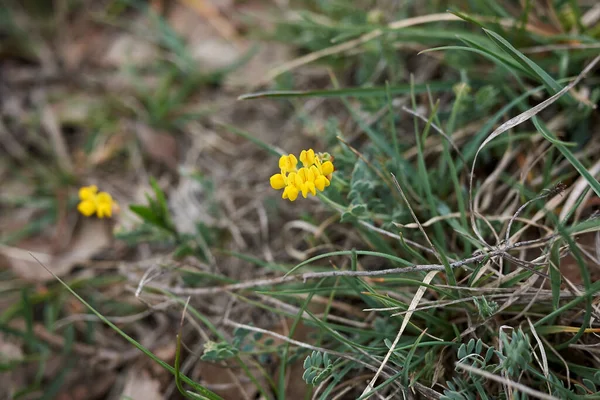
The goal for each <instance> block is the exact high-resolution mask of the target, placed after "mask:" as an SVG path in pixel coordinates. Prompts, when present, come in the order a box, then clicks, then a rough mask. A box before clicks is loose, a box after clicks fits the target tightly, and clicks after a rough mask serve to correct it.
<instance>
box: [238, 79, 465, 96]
mask: <svg viewBox="0 0 600 400" xmlns="http://www.w3.org/2000/svg"><path fill="white" fill-rule="evenodd" d="M455 84H456V82H429V83H428V84H418V85H415V88H414V91H415V93H425V92H427V86H429V88H430V90H432V91H433V92H445V91H448V90H451V89H452V86H453V85H455ZM387 92H388V89H387V88H386V87H385V86H377V87H365V88H347V89H323V90H272V91H265V92H257V93H248V94H243V95H241V96H240V97H238V100H253V99H261V98H296V97H373V96H377V97H385V96H386V93H387ZM409 92H410V85H409V84H405V85H397V86H390V87H389V93H390V94H392V95H394V94H408V93H409Z"/></svg>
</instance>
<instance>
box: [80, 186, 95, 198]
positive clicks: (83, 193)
mask: <svg viewBox="0 0 600 400" xmlns="http://www.w3.org/2000/svg"><path fill="white" fill-rule="evenodd" d="M97 191H98V187H97V186H96V185H92V186H84V187H82V188H81V189H79V199H80V200H91V199H92V198H93V197H94V196H95V195H96V192H97Z"/></svg>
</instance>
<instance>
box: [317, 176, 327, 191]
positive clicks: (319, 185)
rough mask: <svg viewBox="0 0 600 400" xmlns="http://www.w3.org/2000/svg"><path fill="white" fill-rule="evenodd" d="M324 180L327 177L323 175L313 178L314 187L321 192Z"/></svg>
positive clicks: (323, 187)
mask: <svg viewBox="0 0 600 400" xmlns="http://www.w3.org/2000/svg"><path fill="white" fill-rule="evenodd" d="M326 180H327V178H325V177H324V176H323V175H320V176H317V178H316V179H315V187H316V188H317V189H319V190H320V191H321V192H322V191H323V190H324V189H325V181H326Z"/></svg>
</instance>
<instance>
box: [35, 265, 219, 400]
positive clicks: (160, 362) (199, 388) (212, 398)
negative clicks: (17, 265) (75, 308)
mask: <svg viewBox="0 0 600 400" xmlns="http://www.w3.org/2000/svg"><path fill="white" fill-rule="evenodd" d="M29 255H31V257H33V259H35V261H37V262H38V264H40V265H41V266H42V268H44V269H45V270H46V271H48V273H49V274H50V275H52V276H53V277H54V279H56V280H57V281H58V282H59V283H60V284H61V285H62V286H63V287H64V288H65V289H67V290H68V291H69V292H70V293H71V294H72V295H73V296H75V298H76V299H77V300H79V301H80V302H81V304H83V305H84V306H86V307H87V308H88V309H89V310H90V311H91V312H93V313H94V314H95V315H96V316H97V317H98V318H99V319H100V320H101V321H102V322H104V323H105V324H106V325H108V326H109V327H110V328H111V329H113V330H114V331H115V332H117V333H118V334H119V335H120V336H121V337H123V338H124V339H125V340H127V341H128V342H129V343H131V344H132V345H134V346H135V347H136V348H137V349H138V350H140V351H141V352H142V353H144V354H145V355H146V356H148V357H149V358H150V359H152V360H153V361H154V362H156V363H157V364H158V365H160V366H161V367H163V368H164V369H166V370H167V371H169V372H170V373H171V374H173V375H175V368H173V367H172V366H170V365H169V364H167V363H166V362H164V361H163V360H161V359H160V358H158V357H157V356H156V355H154V353H152V352H151V351H150V350H148V349H147V348H146V347H144V346H142V345H141V344H140V343H138V342H137V341H136V340H135V339H133V338H132V337H131V336H129V335H128V334H126V333H125V332H123V331H122V330H121V329H119V328H118V327H117V326H116V325H115V324H113V323H112V322H110V321H109V320H108V319H106V317H104V315H102V314H101V313H100V312H99V311H97V310H96V309H95V308H93V307H92V306H91V305H90V304H89V303H88V302H86V301H85V300H84V299H83V298H82V297H81V296H79V295H78V294H77V293H76V292H75V291H74V290H73V289H71V287H70V286H69V285H67V284H66V283H65V282H64V281H63V280H62V279H60V278H59V277H58V276H57V275H56V274H55V273H54V272H52V271H51V270H50V269H48V268H47V267H46V266H45V265H44V264H42V262H41V261H40V260H38V259H37V258H36V257H35V256H34V255H33V254H31V253H29ZM175 376H176V375H175ZM181 379H182V380H183V381H184V382H185V383H187V384H188V385H191V386H192V387H193V388H194V389H195V390H197V391H198V392H200V393H202V396H204V398H206V399H209V400H223V398H222V397H221V396H219V395H218V394H216V393H213V392H212V391H210V390H208V389H206V388H205V387H204V386H201V385H199V384H197V383H196V382H194V381H193V380H191V379H190V378H188V377H187V376H185V375H181ZM198 398H199V399H201V398H202V397H198Z"/></svg>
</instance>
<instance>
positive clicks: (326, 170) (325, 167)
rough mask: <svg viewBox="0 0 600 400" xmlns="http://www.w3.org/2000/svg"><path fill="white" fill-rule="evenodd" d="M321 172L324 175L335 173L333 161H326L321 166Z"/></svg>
mask: <svg viewBox="0 0 600 400" xmlns="http://www.w3.org/2000/svg"><path fill="white" fill-rule="evenodd" d="M321 172H322V173H323V175H329V174H331V173H332V172H333V164H332V163H331V161H325V162H324V163H323V164H322V165H321Z"/></svg>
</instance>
